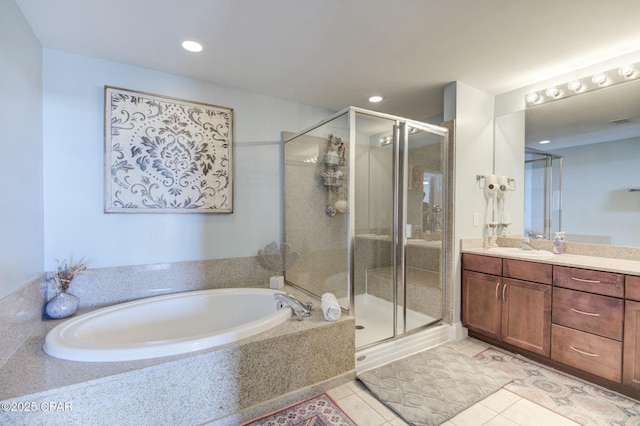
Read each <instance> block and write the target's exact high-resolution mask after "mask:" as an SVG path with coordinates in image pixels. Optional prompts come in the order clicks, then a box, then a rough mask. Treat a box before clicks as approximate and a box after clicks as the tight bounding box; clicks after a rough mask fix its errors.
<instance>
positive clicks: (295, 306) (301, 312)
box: [273, 293, 311, 321]
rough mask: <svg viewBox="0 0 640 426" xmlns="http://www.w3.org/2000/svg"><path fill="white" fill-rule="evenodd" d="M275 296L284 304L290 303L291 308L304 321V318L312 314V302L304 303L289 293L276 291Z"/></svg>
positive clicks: (299, 319)
mask: <svg viewBox="0 0 640 426" xmlns="http://www.w3.org/2000/svg"><path fill="white" fill-rule="evenodd" d="M273 297H274V298H275V299H276V300H277V301H279V302H280V303H282V304H283V305H284V304H286V305H289V307H290V308H291V310H293V314H294V315H295V316H296V317H298V321H302V320H303V319H304V318H306V317H310V316H311V303H307V304H306V305H304V304H303V303H302V302H301V301H299V300H298V299H296V298H295V297H293V296H292V295H290V294H289V293H276V294H274V295H273Z"/></svg>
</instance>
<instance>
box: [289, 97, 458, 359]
mask: <svg viewBox="0 0 640 426" xmlns="http://www.w3.org/2000/svg"><path fill="white" fill-rule="evenodd" d="M358 114H363V115H368V116H371V117H377V118H382V119H387V120H390V121H394V122H395V125H394V134H393V139H394V149H393V160H392V161H393V176H392V179H393V182H392V187H393V224H394V226H393V229H392V236H391V238H392V243H393V247H395V250H394V252H393V270H392V275H393V277H392V282H393V336H391V337H389V338H386V339H382V340H379V341H376V342H374V343H372V344H369V345H365V346H362V347H359V348H357V349H358V350H361V349H366V348H368V347H371V346H376V345H378V344H380V343H383V342H388V341H391V340H395V339H398V338H401V337H403V336H406V335H408V334H413V333H415V332H418V331H421V330H423V329H426V328H428V327H430V326H432V325H434V324H433V323H432V324H425V325H422V326H420V327H417V328H415V329H412V330H411V331H407V291H406V288H404V287H403V292H402V301H401V303H402V319H403V322H402V327H401V332H398V315H397V314H398V302H399V300H398V299H399V295H398V287H399V285H398V282H399V281H400V282H402V283H403V286H404V285H405V284H406V283H405V281H406V279H405V278H406V273H407V270H406V268H407V266H406V240H407V237H406V226H405V224H406V222H407V200H406V197H405V196H404V195H403V189H404V188H407V184H408V155H407V152H408V149H409V135H410V129H411V128H413V129H417V130H418V131H424V132H428V133H431V134H435V135H438V136H441V137H443V138H444V142H443V146H442V150H441V156H442V159H441V160H442V161H441V164H442V174H443V176H445V177H446V178H447V179H445V182H446V184H445V186H444V188H443V191H442V198H443V199H442V204H443V206H444V207H443V208H444V210H445V211H444V215H443V216H445V217H446V215H448V214H450V212H448V211H447V210H448V209H449V206H450V203H449V202H450V200H449V196H450V193H451V191H450V185H451V182H450V181H449V179H448V177H449V176H450V172H449V161H448V153H449V135H450V131H449V129H447V128H445V127H441V126H436V125H433V124H428V123H424V122H419V121H415V120H411V119H407V118H404V117H399V116H395V115H391V114H386V113H381V112H377V111H371V110H367V109H363V108H359V107H353V106H350V107H346V108H344V109H342V110H340V111H338V112H336V113H334V114H333V115H331V116H329V117H327V118H326V119H324V120H322V121H320V122H318V123H316V124H314V125H313V126H310V127H308V128H306V129H304V130H302V131H300V132H297V133H296V134H294V135H292V136H290V137H288V138H286V139H284V143H285V144H286V143H288V142H290V141H293V140H295V139H296V138H298V137H300V136H301V135H304V134H306V133H309V132H312V131H313V130H315V129H318V128H320V127H322V126H324V125H325V124H327V123H330V122H332V121H334V120H336V119H338V118H340V117H342V116H344V115H347V119H348V126H349V149H350V152H352V153H353V152H355V150H354V149H353V147H354V146H355V141H356V130H357V128H356V116H357V115H358ZM283 155H284V150H283ZM348 167H349V170H355V167H356V161H355V155H349V158H348ZM283 173H284V171H283ZM355 180H356V177H355V173H349V174H348V187H349V188H350V190H349V191H348V194H347V202H348V205H349V206H354V205H355V193H354V191H353V190H352V188H355V184H356V182H355ZM286 197H287V194H286V193H285V194H284V196H283V212H284V211H285V209H286ZM285 216H286V214H285ZM449 223H450V221H449V220H443V224H442V242H443V243H442V244H443V245H442V255H441V264H440V267H441V281H442V283H441V284H442V307H441V312H442V317H443V318H442V319H440V320H438V321H437V322H436V323H442V322H444V321H445V318H446V317H447V315H446V314H445V310H446V307H447V306H448V301H447V299H448V289H447V286H448V283H449V279H448V278H449V277H448V275H449V274H450V267H449V265H448V263H449V261H450V258H451V254H450V251H451V249H452V247H450V244H449V241H450V235H451V232H452V230H451V229H450V225H449ZM285 233H286V223H284V226H283V229H282V234H283V236H282V240H283V241H284V239H285ZM355 233H356V227H355V215H354V214H349V218H348V225H347V234H348V235H347V256H348V259H347V264H348V271H347V280H348V292H347V297H348V306H349V312H348V313H349V314H351V315H353V314H355V315H357V311H356V308H355V277H354V270H355V266H356V265H355V237H356V234H355ZM287 284H289V285H293V286H294V287H296V288H299V289H301V290H302V291H305V292H308V290H306V289H304V288H302V287H300V286H298V285H296V284H294V283H291V282H288V281H287ZM315 296H318V295H315Z"/></svg>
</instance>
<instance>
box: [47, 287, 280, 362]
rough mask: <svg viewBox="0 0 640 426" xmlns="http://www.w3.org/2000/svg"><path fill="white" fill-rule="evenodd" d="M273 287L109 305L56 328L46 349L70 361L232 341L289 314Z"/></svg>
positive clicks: (123, 358) (144, 355) (127, 358)
mask: <svg viewBox="0 0 640 426" xmlns="http://www.w3.org/2000/svg"><path fill="white" fill-rule="evenodd" d="M275 293H284V292H281V291H278V290H271V289H258V288H256V289H252V288H236V289H214V290H199V291H189V292H184V293H174V294H168V295H164V296H156V297H150V298H147V299H140V300H135V301H132V302H127V303H122V304H119V305H114V306H109V307H105V308H102V309H99V310H96V311H93V312H89V313H86V314H84V315H80V316H78V317H75V318H71V319H69V320H67V321H65V322H63V323H62V324H59V325H58V326H56V327H55V328H53V329H52V330H51V331H50V332H49V333H48V334H47V337H46V339H45V343H44V345H43V349H44V351H45V352H46V353H47V354H49V355H51V356H54V357H56V358H62V359H67V360H72V361H89V362H105V361H130V360H137V359H148V358H157V357H162V356H168V355H177V354H182V353H187V352H192V351H197V350H200V349H206V348H212V347H215V346H219V345H223V344H225V343H230V342H234V341H236V340H240V339H243V338H245V337H249V336H253V335H254V334H257V333H260V332H262V331H265V330H268V329H269V328H272V327H275V326H276V325H278V324H281V323H283V322H284V321H286V320H287V318H289V317H290V316H291V309H288V308H287V309H278V308H277V307H278V303H277V301H276V300H275V298H274V297H273V295H274V294H275Z"/></svg>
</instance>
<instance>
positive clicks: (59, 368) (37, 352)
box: [0, 286, 353, 401]
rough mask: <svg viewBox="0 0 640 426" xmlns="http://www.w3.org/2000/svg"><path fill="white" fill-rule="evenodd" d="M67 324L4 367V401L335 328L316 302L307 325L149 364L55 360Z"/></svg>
mask: <svg viewBox="0 0 640 426" xmlns="http://www.w3.org/2000/svg"><path fill="white" fill-rule="evenodd" d="M284 290H285V291H287V292H290V293H292V294H293V295H294V296H296V297H298V298H300V300H302V301H307V300H309V299H310V297H309V296H306V295H303V294H302V292H300V291H297V290H296V289H294V288H292V287H289V286H286V287H285V289H284ZM88 311H89V310H85V311H83V312H79V314H82V313H85V312H88ZM352 319H353V317H351V316H346V315H343V316H342V317H341V318H340V319H339V320H338V321H348V320H352ZM63 321H64V320H54V321H43V322H41V323H40V326H39V327H37V330H36V331H34V332H33V333H32V335H31V336H30V337H29V338H28V339H27V340H26V341H25V342H24V344H22V346H21V347H20V348H18V350H17V351H16V352H15V353H14V354H13V356H12V357H11V358H9V359H8V360H7V362H6V363H4V364H3V365H2V366H1V367H0V383H2V386H0V401H4V400H8V399H11V398H17V397H21V396H25V395H30V394H35V393H39V392H45V391H48V390H52V389H57V388H61V387H65V386H72V385H75V384H78V383H83V382H87V381H103V380H112V377H113V376H116V375H119V374H125V373H129V372H133V371H137V370H141V369H145V368H158V367H166V366H170V365H171V364H173V363H176V362H182V361H184V360H185V359H189V358H192V357H198V356H206V355H207V354H209V353H210V352H212V351H218V350H228V349H233V347H235V346H238V345H242V344H246V343H251V342H255V341H258V340H263V339H271V338H276V337H279V336H283V335H289V334H294V333H300V332H304V331H307V330H310V329H314V328H317V327H323V326H326V325H329V324H333V323H330V322H327V321H325V320H324V318H323V315H322V311H321V309H320V301H319V300H316V301H314V308H313V311H312V316H311V318H309V319H305V320H304V321H297V320H296V318H295V317H291V319H289V320H288V321H286V322H285V323H283V324H281V325H279V326H277V327H274V328H272V329H270V330H267V331H264V332H262V333H259V334H256V335H254V336H251V337H248V338H245V339H242V340H239V341H237V342H232V343H228V344H226V345H222V346H218V347H214V348H209V349H203V350H199V351H196V352H191V353H186V354H181V355H173V356H167V357H161V358H154V359H146V360H136V361H118V362H79V361H67V360H63V359H58V358H54V357H51V356H49V355H47V354H46V353H45V352H44V351H43V349H42V344H43V343H44V339H45V336H46V335H47V333H48V332H49V330H51V329H52V328H53V327H55V326H56V325H58V324H60V323H61V322H63Z"/></svg>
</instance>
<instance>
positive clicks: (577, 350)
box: [569, 346, 598, 357]
mask: <svg viewBox="0 0 640 426" xmlns="http://www.w3.org/2000/svg"><path fill="white" fill-rule="evenodd" d="M569 347H570V348H571V349H573V350H574V351H576V352H578V353H579V354H582V355H586V356H592V357H597V356H598V354H592V353H589V352H585V351H581V350H580V349H576V348H574V347H573V346H569Z"/></svg>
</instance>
